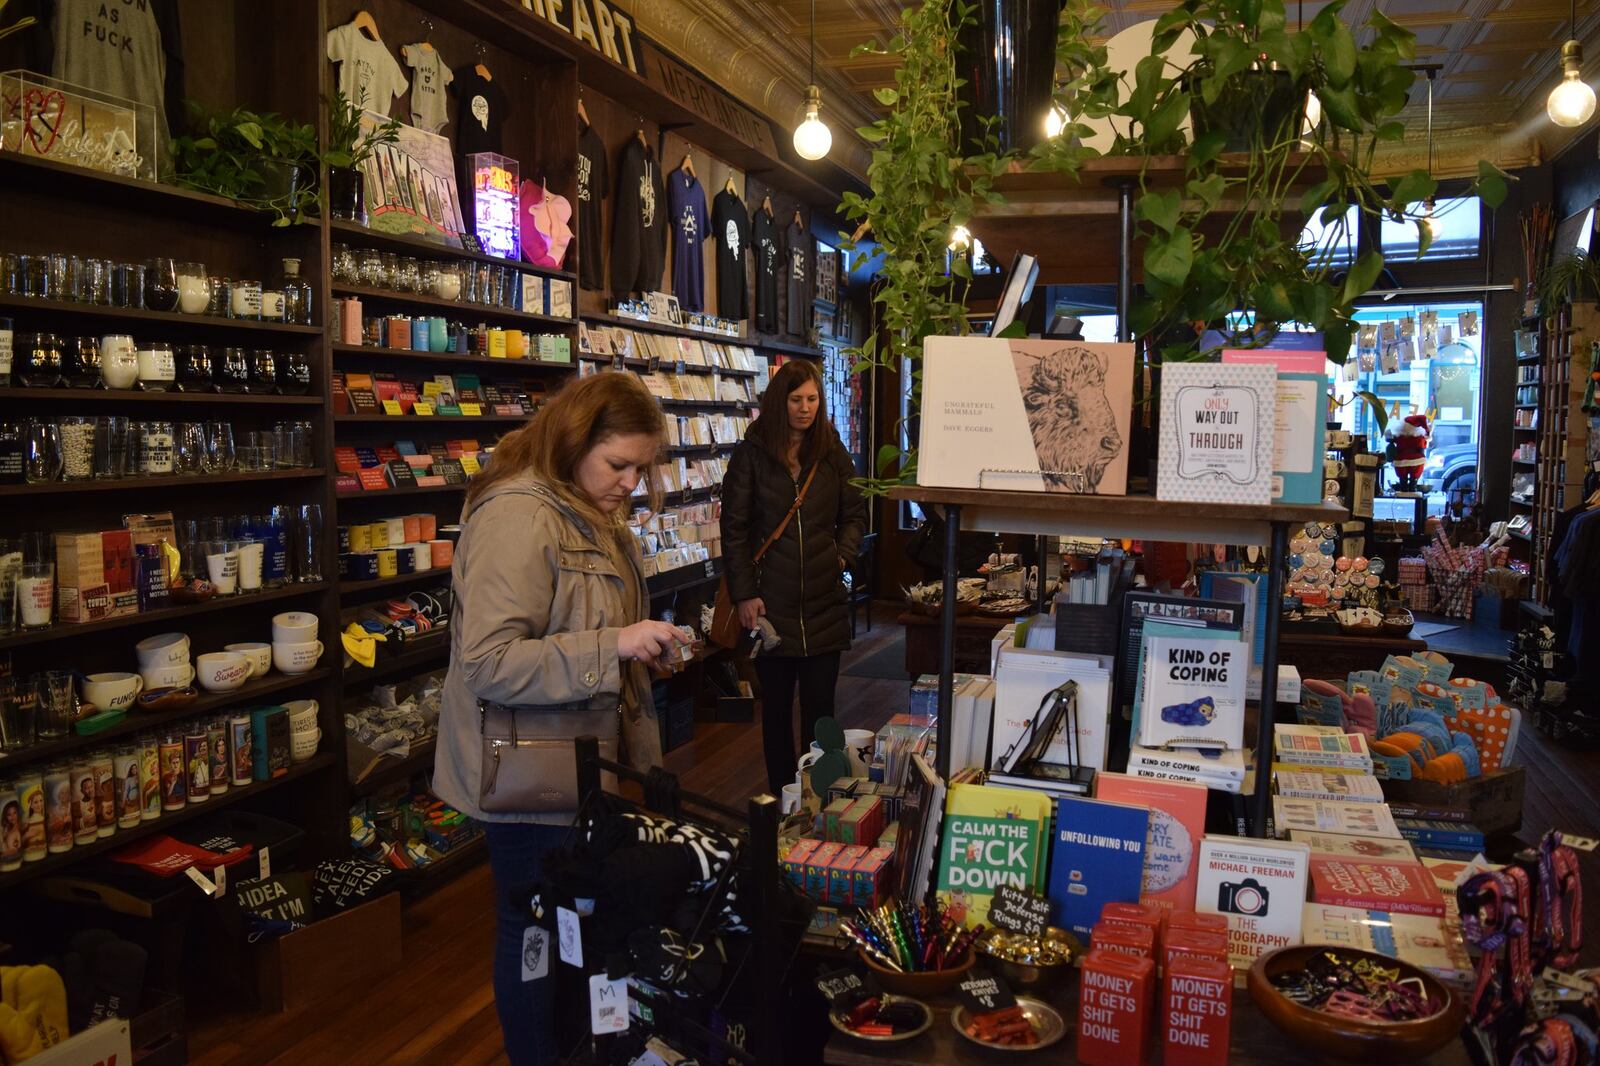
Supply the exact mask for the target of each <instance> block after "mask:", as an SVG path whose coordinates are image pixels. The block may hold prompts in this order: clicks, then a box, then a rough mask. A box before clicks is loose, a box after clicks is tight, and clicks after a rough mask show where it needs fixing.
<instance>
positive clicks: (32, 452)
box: [22, 419, 62, 485]
mask: <svg viewBox="0 0 1600 1066" xmlns="http://www.w3.org/2000/svg"><path fill="white" fill-rule="evenodd" d="M22 470H23V474H24V476H25V477H27V479H28V483H29V484H34V485H37V484H41V483H43V482H46V481H60V480H61V472H62V462H61V430H60V428H59V427H58V426H57V425H56V424H55V423H54V422H45V421H42V420H38V419H35V420H32V421H30V422H29V423H28V441H27V448H26V450H25V451H24V452H23V454H22Z"/></svg>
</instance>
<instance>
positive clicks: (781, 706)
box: [756, 651, 839, 799]
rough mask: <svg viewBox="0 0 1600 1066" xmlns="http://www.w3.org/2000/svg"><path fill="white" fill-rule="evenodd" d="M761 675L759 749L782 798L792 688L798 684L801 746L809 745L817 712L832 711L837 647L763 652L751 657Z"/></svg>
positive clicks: (790, 750) (791, 760)
mask: <svg viewBox="0 0 1600 1066" xmlns="http://www.w3.org/2000/svg"><path fill="white" fill-rule="evenodd" d="M756 676H757V677H758V678H760V679H761V750H762V754H763V755H765V756H766V759H767V787H768V788H770V789H772V794H773V796H775V797H777V798H778V799H782V798H783V786H784V785H789V784H793V783H794V771H795V761H796V760H797V759H798V758H799V756H797V755H796V754H795V750H794V690H795V688H796V687H797V686H798V687H799V689H800V748H801V750H802V751H803V750H805V749H806V748H808V747H810V745H811V741H812V739H813V738H814V735H815V733H816V728H817V719H818V718H829V717H832V715H833V690H834V686H835V685H837V684H838V681H839V653H838V652H836V651H832V652H828V653H826V654H824V655H807V656H791V655H762V656H760V657H759V658H757V659H756Z"/></svg>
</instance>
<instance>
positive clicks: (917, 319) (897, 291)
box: [840, 0, 1008, 492]
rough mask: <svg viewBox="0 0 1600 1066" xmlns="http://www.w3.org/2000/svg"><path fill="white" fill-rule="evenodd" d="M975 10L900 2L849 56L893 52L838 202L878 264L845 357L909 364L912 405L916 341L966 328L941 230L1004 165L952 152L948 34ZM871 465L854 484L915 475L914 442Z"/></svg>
mask: <svg viewBox="0 0 1600 1066" xmlns="http://www.w3.org/2000/svg"><path fill="white" fill-rule="evenodd" d="M975 12H976V8H975V7H974V6H973V5H972V4H971V3H969V2H967V0H926V2H924V3H923V4H921V5H920V6H915V7H911V6H908V7H904V8H902V9H901V12H900V22H899V28H898V31H897V32H896V33H895V35H894V37H893V39H892V40H891V41H890V42H889V44H888V45H887V47H878V46H875V45H863V46H861V47H859V48H857V49H856V52H855V54H861V53H863V52H868V53H875V54H879V55H887V56H891V57H893V58H895V59H897V60H898V61H899V64H898V67H897V69H896V71H895V87H894V88H884V89H879V90H877V93H876V95H877V98H878V102H879V103H881V104H883V105H884V106H885V107H887V108H888V109H889V110H888V112H887V113H886V114H885V115H884V116H883V117H882V118H880V119H878V120H877V121H876V122H874V123H873V124H872V125H870V126H864V127H861V128H860V129H858V130H857V131H856V132H857V133H859V134H860V135H861V136H862V137H863V138H864V139H865V140H866V141H867V142H868V144H870V145H871V146H872V161H871V163H870V164H869V166H868V168H867V178H868V182H869V184H870V186H871V190H872V192H871V195H870V196H861V195H860V194H858V193H854V192H849V193H846V194H845V196H844V200H843V202H842V203H841V204H840V209H841V211H842V213H843V214H844V216H845V217H846V218H847V219H849V220H850V221H852V222H857V223H860V224H861V226H860V228H859V229H858V231H857V232H858V234H860V233H863V232H866V231H868V230H870V232H871V234H872V239H873V241H874V242H875V245H876V247H875V248H873V249H872V252H873V254H874V255H875V256H876V257H877V261H878V277H879V282H878V285H877V288H876V291H875V293H874V295H873V301H874V303H875V305H876V308H877V323H876V325H877V326H878V327H879V328H878V329H875V330H871V331H869V333H868V336H867V339H866V341H865V342H864V343H863V344H862V345H861V346H860V347H859V348H856V349H853V350H852V351H851V355H852V357H853V358H854V359H855V366H854V371H855V372H856V373H866V372H870V371H873V370H887V371H891V372H894V373H899V372H901V370H902V364H903V363H904V364H905V365H907V366H909V373H910V376H911V381H910V388H911V401H912V410H913V411H915V409H916V404H917V401H918V399H919V398H920V395H921V382H922V366H921V364H922V342H923V340H924V339H926V338H927V337H931V336H949V335H959V334H964V333H966V332H968V327H967V319H966V310H967V309H966V293H967V287H968V285H969V283H970V282H971V279H972V269H971V263H970V260H969V259H968V258H967V257H966V256H961V255H958V256H955V257H954V259H953V261H951V260H950V257H949V256H948V254H947V253H948V251H949V246H950V242H951V235H952V233H954V232H955V231H956V229H957V227H964V226H965V225H966V224H967V223H968V222H969V221H971V219H972V217H973V214H974V212H975V210H976V209H977V208H979V207H981V206H983V205H986V204H989V203H993V202H995V201H997V200H998V197H997V196H996V195H995V194H994V193H993V192H992V187H993V183H994V179H995V178H996V177H997V176H999V175H1000V174H1001V173H1002V172H1004V170H1005V168H1006V166H1007V163H1008V160H1007V159H1006V158H1005V157H1004V156H1002V155H1000V154H999V153H998V152H997V151H996V150H995V147H994V143H993V140H992V138H989V139H988V143H987V144H986V145H985V146H984V147H985V148H986V149H987V150H986V151H983V152H981V153H979V154H977V155H972V156H968V155H966V154H965V153H964V152H963V150H962V138H961V107H962V106H963V105H962V103H961V101H960V99H959V98H958V89H959V87H960V84H961V82H960V79H959V78H958V76H957V73H956V69H957V68H956V49H957V45H956V36H957V34H958V33H959V32H960V30H961V28H962V27H963V26H965V25H967V24H968V23H969V22H971V21H972V20H973V19H974V18H975ZM846 247H847V248H853V247H856V242H855V241H847V242H846ZM947 261H950V262H952V263H953V265H948V266H947ZM880 337H881V338H882V339H883V340H882V343H880ZM876 473H877V476H876V477H871V478H865V479H863V480H862V482H861V484H862V487H863V488H864V489H865V490H866V491H868V492H881V491H883V490H884V489H885V488H887V487H888V486H890V485H896V484H903V483H907V482H911V481H914V480H915V476H916V451H915V448H912V449H911V450H909V451H907V452H902V451H901V449H900V446H899V445H898V443H895V444H885V445H883V446H882V447H881V448H879V450H878V455H877V468H876Z"/></svg>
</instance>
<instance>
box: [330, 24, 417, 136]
mask: <svg viewBox="0 0 1600 1066" xmlns="http://www.w3.org/2000/svg"><path fill="white" fill-rule="evenodd" d="M328 58H329V59H331V60H333V61H334V62H335V63H337V64H339V91H340V92H341V93H343V94H344V98H345V99H346V100H348V101H350V102H351V103H352V104H359V105H360V106H362V107H364V108H366V109H367V110H368V111H376V112H377V113H378V114H380V115H387V114H388V113H389V108H390V106H391V105H393V104H394V100H395V97H397V96H401V95H404V93H405V91H406V72H405V71H404V70H402V69H401V68H400V64H399V63H398V62H396V61H395V58H394V56H392V55H390V54H389V46H388V45H386V44H384V43H383V42H382V41H380V40H374V39H373V38H371V37H368V36H367V35H366V34H365V33H363V32H361V30H360V29H359V28H358V27H357V26H356V24H355V23H354V22H348V23H345V24H344V25H343V26H335V27H334V28H333V29H331V30H329V31H328Z"/></svg>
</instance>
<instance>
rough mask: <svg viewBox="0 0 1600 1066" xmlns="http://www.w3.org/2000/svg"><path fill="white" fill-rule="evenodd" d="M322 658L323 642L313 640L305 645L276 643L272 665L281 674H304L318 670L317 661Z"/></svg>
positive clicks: (273, 649)
mask: <svg viewBox="0 0 1600 1066" xmlns="http://www.w3.org/2000/svg"><path fill="white" fill-rule="evenodd" d="M321 658H322V641H320V640H313V641H310V642H308V643H305V644H288V643H279V642H277V641H274V642H273V644H272V665H273V666H276V667H277V668H278V670H279V671H280V672H281V673H285V674H304V673H309V672H310V671H312V670H314V669H316V666H317V660H318V659H321Z"/></svg>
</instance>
